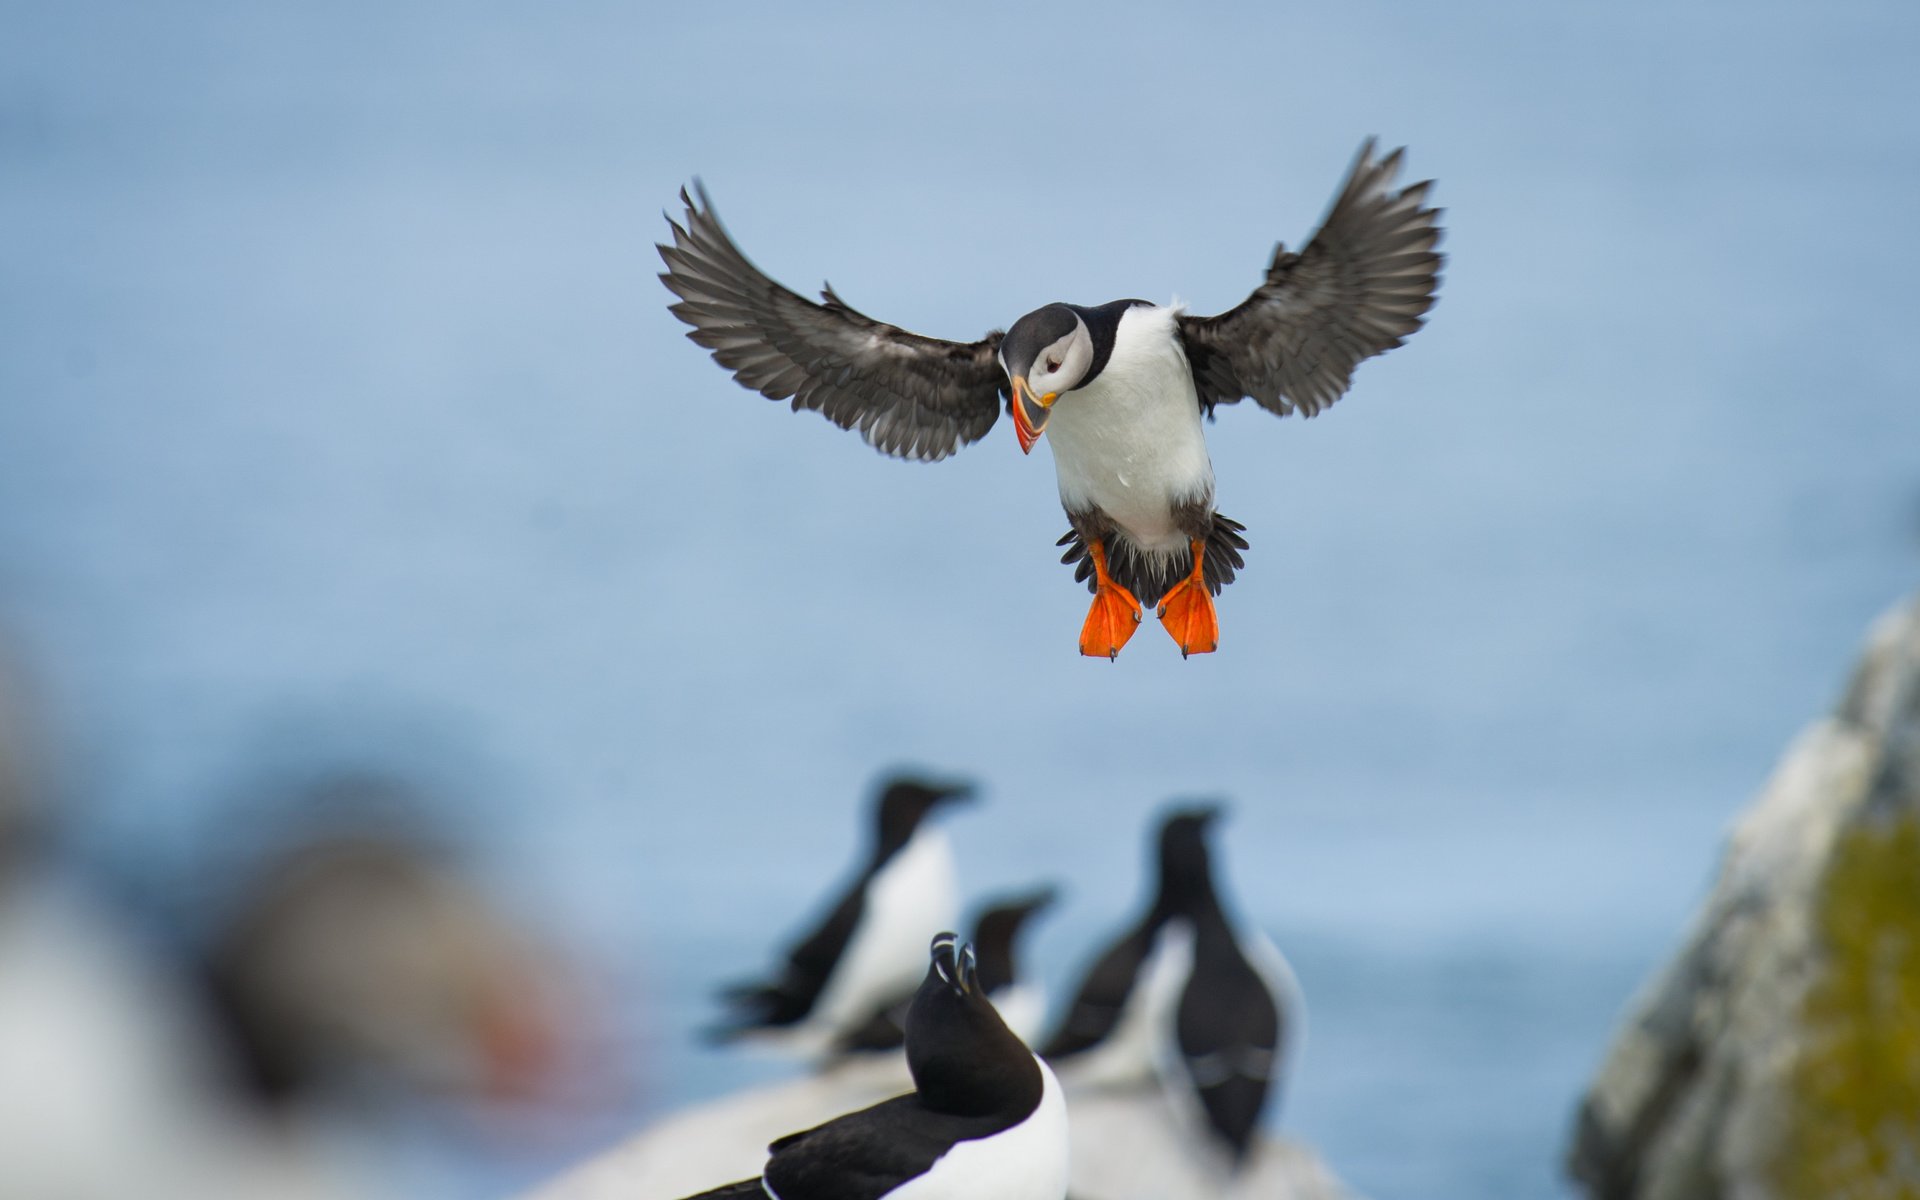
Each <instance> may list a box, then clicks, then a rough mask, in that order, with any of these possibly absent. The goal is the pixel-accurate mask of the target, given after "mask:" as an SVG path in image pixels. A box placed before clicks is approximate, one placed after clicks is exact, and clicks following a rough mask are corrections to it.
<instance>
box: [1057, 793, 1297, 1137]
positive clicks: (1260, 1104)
mask: <svg viewBox="0 0 1920 1200" xmlns="http://www.w3.org/2000/svg"><path fill="white" fill-rule="evenodd" d="M1217 813H1218V810H1217V809H1216V808H1213V807H1201V808H1193V809H1186V810H1182V811H1177V812H1174V813H1172V814H1170V815H1169V816H1168V818H1167V819H1166V820H1165V821H1164V822H1163V824H1162V826H1161V829H1160V834H1159V838H1158V843H1159V845H1158V853H1159V885H1158V889H1157V891H1156V893H1155V896H1154V899H1153V902H1152V904H1151V905H1150V906H1149V907H1148V909H1147V912H1146V913H1145V914H1144V915H1143V916H1142V917H1141V918H1140V919H1139V920H1138V921H1136V922H1135V923H1134V924H1133V925H1132V926H1131V927H1130V928H1129V929H1128V930H1126V932H1124V933H1122V934H1121V935H1120V936H1119V937H1118V938H1116V939H1115V940H1114V942H1113V943H1112V944H1110V945H1109V946H1108V947H1107V948H1106V950H1104V951H1103V952H1102V953H1101V954H1100V955H1099V957H1098V958H1097V959H1096V960H1095V962H1094V965H1093V966H1092V968H1091V969H1090V970H1089V971H1088V972H1087V974H1086V976H1085V978H1084V979H1083V980H1082V982H1081V984H1080V987H1079V989H1078V991H1077V992H1076V993H1075V995H1074V998H1073V1001H1072V1002H1071V1004H1070V1005H1069V1006H1068V1009H1067V1011H1066V1013H1065V1015H1064V1017H1063V1018H1062V1020H1061V1022H1060V1025H1059V1027H1058V1029H1057V1030H1056V1031H1055V1032H1054V1034H1053V1036H1052V1037H1050V1038H1049V1039H1048V1040H1047V1041H1046V1042H1045V1043H1044V1044H1043V1045H1042V1047H1041V1053H1042V1054H1043V1055H1044V1056H1045V1057H1046V1058H1047V1060H1048V1061H1049V1062H1051V1063H1052V1064H1053V1065H1054V1066H1055V1067H1056V1068H1057V1069H1058V1070H1059V1072H1060V1075H1061V1078H1062V1080H1063V1081H1065V1082H1066V1084H1067V1086H1068V1087H1069V1088H1078V1087H1086V1088H1127V1087H1138V1086H1142V1085H1149V1084H1152V1083H1154V1082H1162V1083H1165V1084H1166V1085H1167V1086H1168V1087H1169V1089H1170V1090H1171V1091H1173V1092H1174V1093H1175V1094H1176V1095H1178V1096H1180V1097H1183V1098H1185V1099H1186V1100H1187V1101H1189V1102H1190V1103H1188V1104H1187V1105H1186V1107H1189V1108H1193V1109H1195V1110H1197V1113H1198V1115H1199V1116H1200V1117H1202V1118H1203V1119H1204V1124H1205V1127H1206V1128H1208V1129H1209V1130H1210V1131H1211V1133H1212V1135H1213V1138H1214V1140H1215V1142H1216V1144H1218V1145H1219V1146H1220V1147H1221V1149H1223V1150H1224V1151H1225V1152H1226V1155H1227V1158H1228V1160H1229V1162H1230V1163H1232V1164H1234V1165H1238V1164H1239V1163H1240V1162H1241V1161H1242V1160H1243V1159H1244V1158H1245V1156H1246V1155H1247V1153H1248V1151H1249V1148H1250V1147H1251V1146H1252V1145H1253V1142H1254V1136H1255V1134H1256V1132H1257V1130H1258V1127H1259V1122H1260V1118H1261V1116H1262V1114H1263V1113H1264V1112H1265V1111H1266V1109H1267V1107H1268V1106H1269V1104H1270V1103H1271V1102H1272V1099H1273V1093H1274V1092H1275V1090H1276V1087H1277V1083H1278V1081H1279V1079H1280V1078H1281V1074H1282V1072H1283V1071H1284V1069H1285V1068H1286V1067H1287V1066H1288V1065H1289V1064H1288V1059H1289V1057H1290V1050H1291V1048H1292V1047H1293V1046H1295V1045H1297V1043H1298V1029H1299V1025H1300V1024H1301V1022H1302V1021H1303V1019H1304V1006H1303V1005H1302V1003H1301V1002H1300V999H1299V985H1298V984H1297V982H1296V981H1295V980H1294V978H1293V972H1292V970H1291V968H1290V967H1288V966H1287V964H1286V960H1285V959H1284V958H1282V957H1281V956H1280V953H1279V951H1278V950H1277V949H1275V948H1274V947H1273V945H1272V943H1271V942H1268V941H1267V940H1266V939H1265V938H1264V937H1261V936H1259V935H1257V934H1247V933H1242V932H1239V931H1236V930H1235V929H1234V927H1233V925H1232V923H1231V922H1230V921H1229V920H1228V918H1227V915H1226V912H1225V910H1224V908H1223V907H1222V905H1221V903H1220V898H1219V895H1218V893H1217V891H1216V890H1215V888H1214V883H1213V872H1212V864H1211V858H1210V855H1209V853H1208V850H1207V844H1206V839H1205V831H1206V827H1207V825H1208V824H1209V823H1210V822H1211V821H1213V820H1214V818H1215V817H1216V815H1217Z"/></svg>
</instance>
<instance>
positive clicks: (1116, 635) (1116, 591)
mask: <svg viewBox="0 0 1920 1200" xmlns="http://www.w3.org/2000/svg"><path fill="white" fill-rule="evenodd" d="M1087 551H1088V553H1089V554H1090V555H1091V557H1092V558H1093V580H1094V586H1093V607H1092V608H1090V609H1088V610H1087V622H1086V624H1084V625H1082V626H1081V627H1080V653H1082V654H1084V655H1086V656H1087V657H1088V658H1104V659H1106V660H1107V661H1108V662H1112V661H1113V660H1114V658H1115V657H1117V656H1118V655H1119V653H1120V647H1122V646H1124V645H1126V644H1127V639H1128V638H1130V637H1132V636H1133V631H1134V630H1136V629H1138V628H1140V601H1138V600H1136V599H1134V596H1133V593H1132V592H1130V591H1128V590H1127V589H1126V588H1123V587H1121V586H1120V585H1119V584H1117V583H1115V582H1114V581H1113V577H1112V576H1111V575H1108V574H1107V548H1106V546H1105V545H1104V544H1103V543H1101V542H1089V543H1088V544H1087Z"/></svg>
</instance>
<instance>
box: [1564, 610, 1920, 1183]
mask: <svg viewBox="0 0 1920 1200" xmlns="http://www.w3.org/2000/svg"><path fill="white" fill-rule="evenodd" d="M1570 1159H1571V1161H1570V1163H1569V1167H1570V1170H1571V1171H1572V1173H1573V1175H1574V1177H1575V1178H1576V1179H1578V1180H1579V1181H1580V1182H1581V1183H1582V1184H1583V1185H1584V1187H1585V1189H1586V1191H1587V1193H1588V1195H1590V1196H1592V1197H1596V1198H1598V1200H1614V1198H1631V1200H1681V1198H1685V1200H1715V1198H1717V1197H1739V1198H1741V1200H1773V1198H1781V1200H1787V1198H1792V1200H1799V1198H1803V1197H1804V1198H1809V1200H1811V1198H1815V1197H1821V1198H1824V1197H1839V1196H1845V1197H1850V1198H1855V1200H1878V1198H1880V1197H1887V1198H1892V1197H1914V1196H1920V600H1914V601H1910V602H1908V603H1907V604H1906V605H1904V606H1902V607H1901V608H1899V609H1896V610H1895V611H1894V612H1892V613H1889V614H1888V615H1887V616H1885V617H1883V618H1882V619H1881V620H1880V621H1879V622H1878V623H1876V624H1875V626H1874V627H1873V630H1872V632H1871V634H1870V636H1869V639H1868V643H1867V647H1866V651H1865V655H1864V657H1863V659H1862V661H1861V663H1860V664H1859V666H1858V667H1857V669H1856V670H1855V673H1854V676H1853V680H1852V682H1851V683H1850V684H1849V686H1848V688H1847V692H1846V695H1845V697H1844V698H1843V700H1842V701H1841V703H1840V706H1839V708H1838V710H1837V711H1836V712H1835V713H1834V714H1833V715H1832V716H1830V717H1827V718H1825V719H1822V720H1820V721H1817V722H1815V723H1814V724H1813V725H1812V726H1811V727H1810V728H1808V729H1807V730H1805V731H1804V732H1802V733H1801V734H1800V736H1799V737H1798V738H1797V739H1796V740H1795V741H1794V742H1793V744H1792V745H1791V746H1789V747H1788V750H1787V753H1786V756H1785V759H1784V760H1783V761H1782V762H1781V764H1780V766H1779V767H1778V768H1777V770H1776V771H1775V772H1774V776H1773V778H1772V779H1771V780H1770V781H1769V782H1768V784H1767V787H1766V789H1765V791H1764V792H1763V793H1762V795H1761V796H1760V798H1759V800H1758V801H1757V802H1755V804H1754V805H1753V806H1752V808H1751V809H1749V811H1748V812H1747V813H1746V814H1745V815H1744V816H1743V817H1742V818H1741V820H1740V822H1739V823H1738V825H1737V826H1736V827H1735V829H1734V830H1733V834H1732V838H1731V842H1730V844H1729V846H1728V848H1727V853H1726V859H1725V862H1724V864H1723V865H1722V867H1721V871H1720V878H1719V879H1718V881H1717V882H1716V883H1715V885H1714V888H1713V892H1712V894H1711V895H1710V896H1709V898H1708V900H1707V902H1706V906H1705V908H1704V910H1703V911H1702V913H1701V914H1700V916H1699V918H1698V920H1697V922H1696V924H1695V927H1694V929H1693V931H1692V933H1691V934H1690V935H1689V937H1688V939H1687V942H1686V945H1685V947H1684V948H1683V949H1682V950H1681V952H1680V953H1679V955H1678V956H1677V957H1676V958H1675V959H1674V961H1673V962H1672V963H1671V964H1669V965H1668V966H1667V967H1666V969H1665V970H1664V971H1663V972H1662V973H1661V974H1660V975H1659V976H1658V977H1657V978H1656V979H1655V980H1654V981H1653V982H1652V983H1651V985H1650V986H1649V987H1648V988H1647V990H1646V992H1645V994H1644V995H1642V996H1641V997H1640V998H1639V1000H1638V1001H1637V1002H1636V1009H1635V1012H1634V1013H1633V1015H1632V1017H1631V1018H1630V1020H1629V1022H1628V1024H1627V1027H1626V1029H1625V1030H1624V1031H1623V1032H1622V1033H1621V1034H1620V1035H1619V1037H1618V1038H1617V1040H1616V1041H1615V1043H1614V1045H1613V1047H1612V1049H1611V1051H1610V1052H1609V1054H1608V1056H1607V1059H1606V1062H1605V1064H1604V1066H1603V1067H1602V1069H1601V1072H1600V1075H1599V1078H1598V1079H1597V1080H1596V1081H1595V1082H1594V1084H1593V1087H1592V1090H1591V1091H1590V1092H1589V1093H1588V1095H1587V1097H1586V1101H1585V1103H1584V1105H1583V1106H1582V1109H1581V1113H1580V1117H1579V1123H1578V1127H1577V1129H1576V1130H1575V1134H1574V1143H1573V1147H1572V1151H1571V1156H1570Z"/></svg>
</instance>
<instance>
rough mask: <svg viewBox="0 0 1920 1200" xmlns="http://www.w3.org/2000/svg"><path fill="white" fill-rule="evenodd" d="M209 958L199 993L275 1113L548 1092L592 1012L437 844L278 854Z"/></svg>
mask: <svg viewBox="0 0 1920 1200" xmlns="http://www.w3.org/2000/svg"><path fill="white" fill-rule="evenodd" d="M231 907H232V909H233V911H232V913H231V914H230V915H229V917H228V918H227V919H226V920H225V921H223V922H222V924H221V927H220V929H219V931H218V932H217V934H216V935H215V936H214V937H213V938H212V939H211V940H210V941H209V943H208V945H207V946H206V948H205V949H204V951H203V954H202V958H203V961H202V962H201V963H200V964H199V976H200V983H201V984H202V988H203V992H204V995H205V997H206V999H207V1000H208V1002H209V1003H210V1006H211V1009H212V1012H213V1014H214V1015H215V1016H216V1017H217V1018H218V1020H219V1022H220V1024H221V1026H222V1029H223V1032H224V1033H225V1034H226V1035H227V1038H228V1042H229V1048H230V1049H231V1050H232V1052H233V1054H234V1055H235V1057H236V1059H237V1066H238V1068H239V1073H240V1077H241V1079H240V1081H241V1082H242V1083H243V1084H244V1085H245V1086H246V1087H247V1089H248V1090H249V1091H250V1092H251V1093H252V1095H253V1097H254V1098H255V1099H256V1100H258V1101H260V1102H262V1103H264V1104H265V1105H266V1106H268V1107H269V1108H283V1107H288V1106H291V1105H295V1104H297V1103H298V1102H300V1101H301V1100H302V1099H303V1098H305V1097H306V1096H307V1094H310V1093H323V1092H326V1091H328V1090H329V1089H343V1088H352V1089H360V1090H365V1089H366V1088H367V1087H368V1085H370V1084H376V1083H378V1084H383V1085H385V1086H387V1087H390V1088H396V1089H397V1088H405V1089H408V1090H414V1091H418V1092H421V1093H426V1094H440V1095H444V1096H448V1097H453V1096H468V1097H474V1098H494V1099H505V1098H528V1097H536V1096H540V1095H542V1094H543V1093H544V1092H545V1091H546V1090H547V1089H548V1088H549V1087H550V1086H551V1084H553V1083H555V1082H557V1079H556V1078H555V1077H556V1076H557V1075H558V1074H559V1072H560V1070H561V1069H562V1068H563V1067H564V1066H566V1065H567V1064H566V1063H565V1061H564V1060H565V1042H566V1035H565V1034H564V1033H563V1030H565V1029H566V1028H567V1027H568V1025H569V1019H570V1018H578V1017H579V1016H580V1015H581V1014H580V1013H577V1012H574V1011H572V1010H571V1009H570V1007H569V1006H568V1004H567V1003H565V1000H564V998H563V997H562V996H561V995H560V994H558V993H557V992H554V991H551V990H549V989H548V988H547V987H546V986H545V985H546V984H548V983H549V982H551V981H553V980H555V979H556V978H557V976H558V975H559V974H560V972H559V971H558V970H557V968H559V967H560V965H561V964H560V963H559V962H558V961H557V960H556V959H554V958H553V957H552V956H551V955H550V954H549V953H548V952H546V951H545V950H544V949H543V948H542V947H540V946H539V945H538V944H537V943H536V941H535V940H534V939H533V938H532V936H531V935H530V934H528V933H526V932H525V931H523V930H521V929H518V928H516V927H515V926H514V924H513V923H512V922H511V921H510V920H509V919H508V918H507V916H506V915H505V914H504V913H502V912H501V911H500V910H499V909H498V908H497V907H496V906H495V905H494V904H493V903H492V902H491V901H490V900H489V899H488V898H487V896H486V895H485V894H484V893H483V892H482V891H481V890H479V889H478V888H477V887H475V886H474V884H473V883H472V882H471V881H469V880H468V879H466V878H464V877H463V876H462V874H461V873H460V872H459V871H457V870H456V869H455V868H454V866H453V865H452V864H450V863H447V862H443V861H440V860H439V857H438V856H437V855H436V854H434V853H433V852H432V851H431V850H430V849H429V848H428V847H427V846H425V845H422V844H416V843H414V842H412V841H410V840H407V839H404V838H400V837H397V836H394V835H392V834H390V833H387V832H384V831H373V830H369V831H366V832H345V833H338V834H333V835H329V836H322V837H316V838H313V839H311V840H308V841H306V842H304V843H302V844H299V845H296V846H293V847H291V848H290V849H288V850H287V851H286V852H284V853H280V854H276V855H274V856H272V857H271V858H270V859H269V860H268V861H267V863H266V864H264V865H263V866H262V868H261V869H260V870H259V871H258V878H256V879H255V880H254V881H253V882H252V884H251V885H250V886H249V887H248V888H246V889H245V891H244V892H243V893H242V894H241V895H239V896H237V897H236V898H235V900H234V903H233V904H232V906H231Z"/></svg>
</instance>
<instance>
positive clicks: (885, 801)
mask: <svg viewBox="0 0 1920 1200" xmlns="http://www.w3.org/2000/svg"><path fill="white" fill-rule="evenodd" d="M972 794H973V789H972V788H971V787H970V786H969V785H967V784H962V783H952V782H939V781H933V780H926V779H919V778H914V777H910V776H898V777H895V778H894V779H892V780H890V781H889V782H888V783H887V785H886V787H885V788H884V789H883V790H882V791H881V793H880V798H879V800H878V802H877V803H876V804H875V805H874V811H873V822H874V834H873V845H872V848H871V849H870V851H869V852H868V854H867V857H866V860H865V861H864V862H863V863H862V864H861V865H860V868H859V870H858V871H857V872H856V873H855V875H854V878H853V879H852V881H851V882H850V883H848V884H847V886H846V888H845V889H844V890H843V891H842V892H841V893H840V895H839V896H838V897H837V898H836V899H835V900H834V901H833V903H832V904H831V905H830V906H828V908H827V910H826V915H825V917H824V918H822V919H821V920H820V921H819V923H818V924H816V925H815V926H814V927H813V928H812V929H810V930H809V931H808V932H807V933H806V935H805V936H803V937H802V938H800V940H799V941H798V942H797V943H796V944H795V945H794V946H793V948H792V949H790V950H788V951H787V953H786V956H785V961H784V962H783V963H782V964H781V966H780V968H779V971H778V973H777V974H776V975H775V976H774V977H773V978H771V979H768V980H761V981H754V982H751V983H743V984H736V985H734V986H732V987H729V988H726V989H724V990H723V991H722V993H721V996H722V999H723V1001H724V1002H725V1003H726V1005H727V1008H728V1010H729V1011H728V1013H727V1015H726V1017H725V1018H724V1019H723V1020H722V1021H721V1023H720V1024H719V1025H717V1026H715V1027H714V1028H712V1029H711V1030H709V1034H710V1036H711V1037H713V1038H714V1039H715V1040H719V1041H731V1040H733V1039H736V1038H740V1037H745V1036H754V1037H757V1038H760V1039H763V1040H767V1041H771V1042H774V1043H777V1044H779V1045H781V1046H783V1047H784V1048H786V1049H789V1050H791V1051H794V1052H796V1053H800V1054H808V1055H813V1054H819V1053H821V1052H823V1051H826V1050H829V1049H831V1048H832V1047H833V1045H834V1044H835V1043H836V1042H837V1041H838V1040H839V1039H840V1038H842V1037H843V1036H845V1035H846V1033H847V1032H848V1031H849V1030H851V1029H853V1028H856V1027H857V1026H859V1025H860V1024H863V1023H864V1022H865V1021H867V1020H868V1019H869V1018H870V1017H871V1016H872V1014H873V1013H874V1012H875V1011H877V1010H878V1009H879V1008H881V1007H882V1006H883V1005H885V1004H887V1003H888V1002H889V1001H891V1000H892V999H893V998H894V997H897V996H900V995H902V994H905V993H908V992H910V991H911V990H912V988H913V983H914V980H915V979H916V978H917V977H918V975H919V971H920V967H919V961H920V955H921V949H920V948H921V947H922V946H924V945H925V943H926V939H927V937H928V936H929V935H930V934H931V933H932V932H933V931H935V930H939V929H947V928H951V927H952V925H953V919H954V915H955V913H956V911H957V909H958V907H959V901H958V896H957V891H956V888H955V885H954V869H953V852H952V850H951V848H950V847H949V846H948V843H947V838H946V835H945V834H944V833H942V832H941V831H940V830H939V829H937V828H935V827H933V826H932V825H930V824H928V823H927V821H926V817H927V816H928V814H930V813H932V812H933V811H934V810H935V809H936V808H939V807H941V806H943V805H947V804H952V803H955V802H958V801H961V800H964V799H966V798H968V797H970V796H971V795H972Z"/></svg>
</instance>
